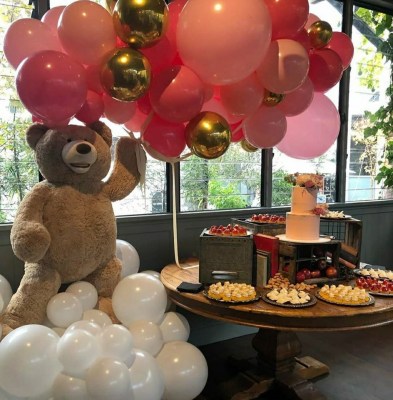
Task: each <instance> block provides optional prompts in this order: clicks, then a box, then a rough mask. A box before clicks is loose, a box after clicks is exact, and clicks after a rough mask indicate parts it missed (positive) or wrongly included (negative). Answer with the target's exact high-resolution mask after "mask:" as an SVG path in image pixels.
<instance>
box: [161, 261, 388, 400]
mask: <svg viewBox="0 0 393 400" xmlns="http://www.w3.org/2000/svg"><path fill="white" fill-rule="evenodd" d="M198 280H199V266H198V264H197V263H195V264H194V265H191V264H190V265H185V267H184V268H179V267H178V266H177V265H176V264H170V265H168V266H166V267H164V268H163V270H162V271H161V281H162V283H163V284H164V286H165V287H166V289H167V292H168V296H169V298H170V299H171V300H172V301H173V302H174V303H175V304H176V305H178V306H180V307H182V308H184V309H186V310H188V311H191V312H193V313H195V314H198V315H201V316H204V317H207V318H212V319H215V320H219V321H224V322H228V323H235V324H240V325H246V326H251V327H256V328H259V330H258V332H257V333H256V335H255V336H254V338H253V339H252V346H253V347H254V349H255V350H256V351H257V357H256V365H248V366H247V368H249V370H248V371H242V373H244V374H246V375H247V376H248V377H250V382H252V383H251V384H250V387H249V388H247V389H245V390H243V391H241V392H239V393H236V394H231V396H230V397H228V398H230V399H232V400H246V399H257V398H258V396H259V395H261V394H262V393H264V392H267V391H269V390H274V391H276V392H278V393H280V397H277V398H280V399H304V400H306V399H307V400H317V399H318V400H322V399H326V397H325V396H324V395H323V394H322V393H320V392H319V391H318V390H317V389H316V388H315V387H314V386H313V385H312V382H311V381H310V379H313V378H316V377H318V376H319V375H323V374H326V373H328V372H329V368H328V367H327V366H325V365H324V364H322V363H320V362H319V361H317V360H314V359H312V358H310V357H303V358H298V357H297V356H299V354H300V353H301V343H300V341H299V339H298V337H297V335H296V332H297V331H351V330H356V329H363V328H372V327H377V326H381V325H385V324H389V323H392V322H393V297H386V296H385V297H379V296H375V303H374V304H373V305H369V306H356V307H354V306H352V307H351V306H340V305H334V304H329V303H326V302H324V301H322V300H318V301H317V303H316V304H315V305H313V306H310V307H305V308H284V307H280V306H276V305H272V304H268V303H266V302H265V301H263V300H262V299H260V300H258V301H256V302H252V303H246V304H230V303H223V302H219V301H215V300H211V299H209V298H207V297H206V296H205V295H204V294H203V292H199V293H185V292H179V291H178V290H177V289H176V288H177V286H178V285H179V284H180V283H181V282H183V281H185V282H192V283H197V282H198ZM311 293H312V291H311ZM243 366H244V363H243Z"/></svg>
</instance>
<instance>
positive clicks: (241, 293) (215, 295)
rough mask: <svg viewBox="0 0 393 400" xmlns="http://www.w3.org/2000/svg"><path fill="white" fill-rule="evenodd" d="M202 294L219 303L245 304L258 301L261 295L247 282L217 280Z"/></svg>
mask: <svg viewBox="0 0 393 400" xmlns="http://www.w3.org/2000/svg"><path fill="white" fill-rule="evenodd" d="M203 295H204V296H205V297H207V298H208V299H210V300H214V301H218V302H220V303H230V304H246V303H252V302H254V301H258V300H259V299H260V298H261V296H260V295H259V294H258V293H257V291H256V289H255V287H254V286H252V285H249V284H247V283H230V282H217V283H212V284H211V285H209V286H208V287H207V288H206V289H205V290H204V291H203Z"/></svg>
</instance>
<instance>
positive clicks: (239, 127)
mask: <svg viewBox="0 0 393 400" xmlns="http://www.w3.org/2000/svg"><path fill="white" fill-rule="evenodd" d="M230 127H231V132H232V135H231V142H232V143H237V142H240V141H241V140H243V139H244V132H243V121H239V122H238V123H237V124H233V125H230Z"/></svg>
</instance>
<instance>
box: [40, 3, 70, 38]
mask: <svg viewBox="0 0 393 400" xmlns="http://www.w3.org/2000/svg"><path fill="white" fill-rule="evenodd" d="M64 9H65V6H58V7H53V8H51V9H49V10H48V11H47V12H46V13H45V14H44V15H43V16H42V18H41V21H42V22H43V23H44V24H46V25H48V26H49V27H50V28H51V29H52V31H53V32H55V33H56V36H57V24H58V22H59V19H60V15H61V13H62V12H63V10H64Z"/></svg>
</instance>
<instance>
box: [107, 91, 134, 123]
mask: <svg viewBox="0 0 393 400" xmlns="http://www.w3.org/2000/svg"><path fill="white" fill-rule="evenodd" d="M102 99H103V101H104V115H105V117H106V118H108V119H109V121H111V122H114V123H115V124H124V123H125V122H127V121H128V120H129V119H131V118H132V116H133V115H134V114H135V111H136V107H137V105H136V102H135V101H120V100H116V99H114V98H113V97H111V96H109V95H108V94H106V93H104V94H103V95H102Z"/></svg>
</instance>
